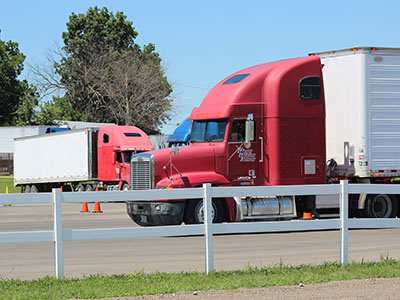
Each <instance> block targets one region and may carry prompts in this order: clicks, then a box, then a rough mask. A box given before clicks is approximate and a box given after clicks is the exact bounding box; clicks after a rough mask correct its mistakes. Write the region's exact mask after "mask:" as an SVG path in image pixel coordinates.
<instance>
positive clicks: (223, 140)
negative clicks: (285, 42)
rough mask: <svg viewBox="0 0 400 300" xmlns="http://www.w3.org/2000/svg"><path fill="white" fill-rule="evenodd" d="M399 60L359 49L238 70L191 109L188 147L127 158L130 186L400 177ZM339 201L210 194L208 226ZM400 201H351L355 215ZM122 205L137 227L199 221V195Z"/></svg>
mask: <svg viewBox="0 0 400 300" xmlns="http://www.w3.org/2000/svg"><path fill="white" fill-rule="evenodd" d="M321 60H322V63H321ZM399 63H400V51H399V49H389V48H378V49H377V48H358V49H345V50H337V51H330V52H323V53H316V54H313V55H310V56H308V57H303V58H295V59H289V60H281V61H277V62H272V63H267V64H261V65H257V66H253V67H250V68H247V69H244V70H241V71H239V72H237V73H234V74H232V75H231V76H229V77H227V78H226V79H224V80H222V81H221V82H220V83H218V84H217V85H216V86H215V87H214V88H213V89H212V90H211V91H210V92H209V93H208V94H207V96H206V97H205V98H204V100H203V102H202V103H201V105H200V107H198V108H194V109H193V111H192V114H191V116H190V120H192V128H191V140H190V145H189V146H186V147H182V148H177V149H176V150H175V153H174V154H171V149H165V150H160V151H152V152H148V153H142V154H137V155H133V156H132V160H131V171H132V173H131V181H130V187H131V189H166V188H191V187H200V186H202V184H203V183H211V184H212V185H213V186H268V185H306V184H325V183H327V182H337V181H339V180H340V179H343V178H347V179H348V180H349V181H351V182H359V183H364V182H379V183H390V182H391V180H392V179H393V178H395V177H397V176H399V175H400V163H399V161H400V138H399V137H398V133H397V134H394V135H393V131H396V130H398V129H399V128H398V126H399V125H397V123H396V122H395V121H393V118H394V115H395V114H396V116H398V117H399V119H400V111H399V109H398V108H397V107H398V105H399V104H400V99H399V98H398V96H396V95H397V94H398V93H396V91H397V86H393V84H394V83H393V82H394V81H393V80H391V78H392V77H393V76H394V77H398V78H397V79H398V80H400V69H399V68H398V67H396V66H398V65H399ZM390 84H391V85H392V87H388V86H390ZM396 97H397V99H396ZM387 99H389V100H387ZM387 101H389V102H387ZM396 103H397V105H396ZM385 109H386V110H385ZM385 111H391V112H392V115H390V116H389V117H385ZM326 114H327V116H326ZM399 124H400V123H399ZM396 126H397V127H396ZM385 128H386V129H385ZM393 141H394V142H393ZM170 164H173V166H174V168H169V165H170ZM133 170H134V172H133ZM236 200H238V201H236ZM338 203H339V201H338V199H330V198H329V197H324V196H319V195H309V196H299V197H294V196H287V197H257V198H249V197H246V198H242V199H240V200H239V199H232V198H228V199H214V200H213V207H212V214H213V221H214V222H224V221H228V222H232V221H243V220H252V219H253V220H257V219H268V218H286V219H287V218H294V217H296V216H302V215H303V212H312V213H313V215H314V216H315V217H318V216H319V213H322V212H332V210H335V209H337V208H338ZM397 207H398V196H396V195H352V196H351V200H350V208H351V211H352V213H354V214H355V215H360V212H361V213H362V214H363V215H364V214H366V215H367V216H369V217H393V216H396V215H397V213H398V208H397ZM127 210H128V214H129V215H130V217H131V218H132V220H134V221H135V222H136V223H138V224H139V225H143V226H148V225H171V224H180V223H181V222H182V221H183V222H185V223H186V224H192V223H200V222H202V201H201V200H200V199H199V200H186V201H182V200H181V201H178V200H176V201H162V200H160V201H154V202H151V203H148V202H128V203H127Z"/></svg>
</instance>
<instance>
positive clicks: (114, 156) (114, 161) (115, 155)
mask: <svg viewBox="0 0 400 300" xmlns="http://www.w3.org/2000/svg"><path fill="white" fill-rule="evenodd" d="M111 159H112V163H113V164H114V165H115V164H116V163H117V153H116V152H115V151H113V152H112V158H111Z"/></svg>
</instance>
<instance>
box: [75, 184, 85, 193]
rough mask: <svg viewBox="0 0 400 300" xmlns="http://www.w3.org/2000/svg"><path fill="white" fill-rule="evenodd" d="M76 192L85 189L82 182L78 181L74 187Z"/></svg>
mask: <svg viewBox="0 0 400 300" xmlns="http://www.w3.org/2000/svg"><path fill="white" fill-rule="evenodd" d="M75 191H76V192H84V191H85V186H84V185H83V184H82V183H80V184H78V186H77V187H76V190H75Z"/></svg>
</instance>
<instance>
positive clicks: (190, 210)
mask: <svg viewBox="0 0 400 300" xmlns="http://www.w3.org/2000/svg"><path fill="white" fill-rule="evenodd" d="M211 216H212V219H213V223H221V222H222V221H223V220H224V206H223V205H222V202H221V200H220V199H215V200H213V201H212V207H211ZM185 223H186V224H201V223H204V210H203V200H187V202H186V208H185Z"/></svg>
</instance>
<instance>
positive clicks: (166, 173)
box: [149, 143, 229, 188]
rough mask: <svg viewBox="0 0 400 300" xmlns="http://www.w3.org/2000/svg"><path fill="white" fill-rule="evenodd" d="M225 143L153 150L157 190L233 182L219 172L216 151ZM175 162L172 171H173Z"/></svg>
mask: <svg viewBox="0 0 400 300" xmlns="http://www.w3.org/2000/svg"><path fill="white" fill-rule="evenodd" d="M222 148H223V143H196V144H191V145H189V146H184V147H178V153H177V154H176V155H175V154H174V150H175V149H174V148H168V149H163V150H158V151H151V152H149V153H150V154H152V155H153V159H154V174H155V186H156V187H174V188H177V187H179V188H183V187H196V186H200V185H201V184H202V183H206V182H207V183H208V182H209V183H218V184H223V183H229V181H228V180H227V179H226V177H225V176H224V175H223V174H217V172H216V169H217V168H216V159H215V157H216V152H220V151H221V150H222V151H223V149H222ZM171 162H172V168H171Z"/></svg>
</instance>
